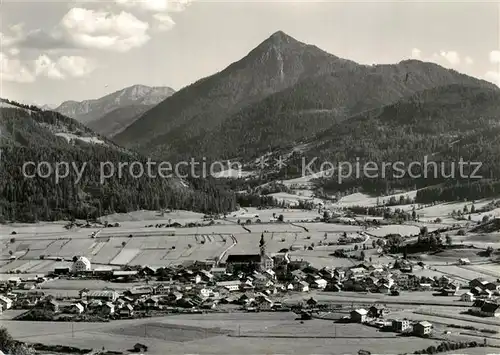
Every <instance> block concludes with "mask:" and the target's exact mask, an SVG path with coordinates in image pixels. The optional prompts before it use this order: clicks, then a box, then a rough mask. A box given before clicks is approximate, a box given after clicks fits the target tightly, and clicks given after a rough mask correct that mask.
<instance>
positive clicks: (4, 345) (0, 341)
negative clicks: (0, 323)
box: [0, 327, 14, 352]
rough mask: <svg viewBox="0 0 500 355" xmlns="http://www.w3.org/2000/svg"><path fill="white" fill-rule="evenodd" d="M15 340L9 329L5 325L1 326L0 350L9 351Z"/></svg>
mask: <svg viewBox="0 0 500 355" xmlns="http://www.w3.org/2000/svg"><path fill="white" fill-rule="evenodd" d="M13 342H14V339H13V338H12V336H11V335H10V333H9V331H8V330H7V329H6V328H5V327H1V328H0V350H2V351H3V352H7V351H8V350H9V349H10V347H11V346H12V343H13Z"/></svg>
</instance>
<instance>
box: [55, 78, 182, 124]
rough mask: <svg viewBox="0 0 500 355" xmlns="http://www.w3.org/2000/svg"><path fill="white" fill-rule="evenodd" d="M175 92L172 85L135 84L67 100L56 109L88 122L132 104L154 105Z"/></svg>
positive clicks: (80, 120)
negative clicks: (86, 98) (108, 91)
mask: <svg viewBox="0 0 500 355" xmlns="http://www.w3.org/2000/svg"><path fill="white" fill-rule="evenodd" d="M174 92H175V90H174V89H172V88H170V87H150V86H145V85H133V86H130V87H127V88H125V89H122V90H119V91H116V92H113V93H111V94H108V95H106V96H104V97H101V98H98V99H93V100H85V101H81V102H77V101H65V102H63V103H62V104H61V105H60V106H59V107H57V108H56V109H54V111H56V112H59V113H61V114H63V115H65V116H68V117H72V118H74V119H76V120H77V121H79V122H82V123H88V122H92V121H95V120H98V119H100V118H102V117H104V116H105V115H107V114H108V113H110V112H112V111H114V110H116V109H119V108H123V107H126V106H130V105H144V106H153V105H156V104H158V103H160V102H161V101H163V100H164V99H166V98H167V97H169V96H170V95H172V94H173V93H174Z"/></svg>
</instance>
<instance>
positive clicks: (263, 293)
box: [0, 233, 500, 338]
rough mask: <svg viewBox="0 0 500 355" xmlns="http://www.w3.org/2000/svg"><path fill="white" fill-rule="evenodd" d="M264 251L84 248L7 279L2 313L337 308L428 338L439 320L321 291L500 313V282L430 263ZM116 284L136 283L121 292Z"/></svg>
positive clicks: (70, 317) (76, 318)
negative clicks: (163, 261) (93, 285)
mask: <svg viewBox="0 0 500 355" xmlns="http://www.w3.org/2000/svg"><path fill="white" fill-rule="evenodd" d="M259 249H260V253H259V254H230V255H228V257H227V260H226V261H225V263H223V264H219V265H216V264H215V263H214V262H202V261H194V262H192V263H186V264H185V265H177V266H175V267H160V268H155V267H151V266H147V265H146V266H142V267H140V266H136V267H124V268H123V269H122V270H112V269H106V268H99V267H97V268H93V267H92V264H91V262H90V261H89V259H88V258H86V257H84V256H78V257H75V258H74V260H73V263H72V265H71V266H67V267H57V268H55V269H54V270H53V271H52V272H51V273H48V274H47V275H37V276H36V277H32V278H24V277H23V276H22V275H17V276H11V277H9V278H8V280H6V281H4V282H3V283H2V284H1V286H0V292H1V293H2V294H1V295H0V305H1V309H2V310H4V311H7V310H10V309H13V310H22V313H19V315H17V316H16V317H15V318H14V319H15V320H18V321H23V320H24V321H59V322H64V321H66V322H113V321H115V320H119V319H137V318H146V317H158V316H164V315H168V314H204V313H231V312H252V313H253V312H295V313H296V315H297V319H300V320H301V322H304V321H308V320H311V319H313V318H319V319H321V318H324V317H325V316H326V315H328V314H332V313H335V312H337V313H338V314H341V315H342V317H340V318H338V319H337V321H338V322H341V323H359V324H364V325H366V326H369V327H375V328H378V329H380V330H381V331H384V332H387V331H392V332H394V333H399V334H407V335H413V336H417V337H425V338H429V337H433V335H434V334H433V333H435V332H436V329H435V327H434V325H433V324H432V322H430V321H427V320H412V319H407V318H397V317H396V318H394V316H393V315H392V314H391V309H390V307H385V306H384V303H385V302H380V301H378V302H373V304H371V305H370V306H369V307H368V304H366V303H365V304H366V307H360V306H361V305H363V304H361V305H357V306H356V307H354V306H353V304H350V305H349V304H346V303H344V304H340V305H339V304H338V302H321V301H319V300H320V299H321V295H325V294H342V293H345V292H351V293H359V294H365V295H366V294H376V295H384V296H390V297H393V299H394V300H396V301H397V300H398V299H399V296H401V295H402V294H410V295H411V293H418V294H422V293H427V294H429V295H431V294H432V296H431V298H430V299H431V304H432V299H435V300H436V301H435V303H436V304H440V303H442V301H443V300H445V299H448V298H453V300H454V301H453V302H455V303H456V304H457V305H461V306H463V307H468V308H469V309H468V313H469V314H470V315H473V316H476V317H486V318H489V317H493V318H494V317H500V303H498V301H497V299H498V296H499V295H500V280H484V279H474V280H471V281H470V282H469V283H459V282H456V280H454V279H453V278H450V277H447V276H444V275H443V276H441V277H439V278H438V277H434V278H432V277H426V276H417V275H415V274H413V272H412V271H413V269H414V268H422V265H420V266H419V265H418V264H416V263H412V262H411V261H409V260H407V259H403V258H400V259H396V260H395V261H394V262H393V263H392V264H380V263H375V262H373V263H372V262H368V261H360V262H359V263H358V264H356V265H353V266H352V267H338V268H329V267H324V268H321V269H317V268H315V267H313V266H312V265H311V264H310V263H308V262H307V261H304V260H300V261H298V260H296V261H293V260H290V257H289V255H288V252H284V253H273V255H272V256H270V255H269V254H267V252H266V241H265V236H264V233H262V235H261V238H260V241H259ZM457 263H458V264H467V263H469V260H468V259H464V258H462V259H460V260H457ZM420 264H421V263H420ZM423 267H425V266H423ZM57 280H59V281H64V280H66V281H75V282H81V283H88V282H92V281H96V280H100V281H104V282H106V283H107V284H108V285H109V286H107V287H105V288H104V289H101V290H91V289H89V288H82V289H80V290H79V291H78V296H74V297H72V296H66V297H65V296H62V295H58V296H54V295H52V294H46V293H45V292H44V290H43V288H42V287H41V286H42V285H44V284H45V283H49V284H50V282H54V281H57ZM113 283H120V284H121V285H123V284H127V283H129V284H131V285H133V286H130V287H129V288H126V289H121V290H115V289H113V286H112V285H113ZM408 302H409V301H408ZM415 302H417V301H415ZM388 303H389V302H388ZM491 333H496V332H495V331H493V330H492V331H491Z"/></svg>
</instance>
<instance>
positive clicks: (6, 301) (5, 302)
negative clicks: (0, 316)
mask: <svg viewBox="0 0 500 355" xmlns="http://www.w3.org/2000/svg"><path fill="white" fill-rule="evenodd" d="M12 303H13V302H12V300H11V299H10V298H8V297H5V296H2V295H0V306H2V309H3V310H6V309H10V308H12Z"/></svg>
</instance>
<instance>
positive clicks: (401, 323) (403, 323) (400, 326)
mask: <svg viewBox="0 0 500 355" xmlns="http://www.w3.org/2000/svg"><path fill="white" fill-rule="evenodd" d="M392 329H393V330H394V331H395V332H396V333H405V332H407V331H410V330H411V323H410V321H409V320H408V319H395V320H393V321H392Z"/></svg>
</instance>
